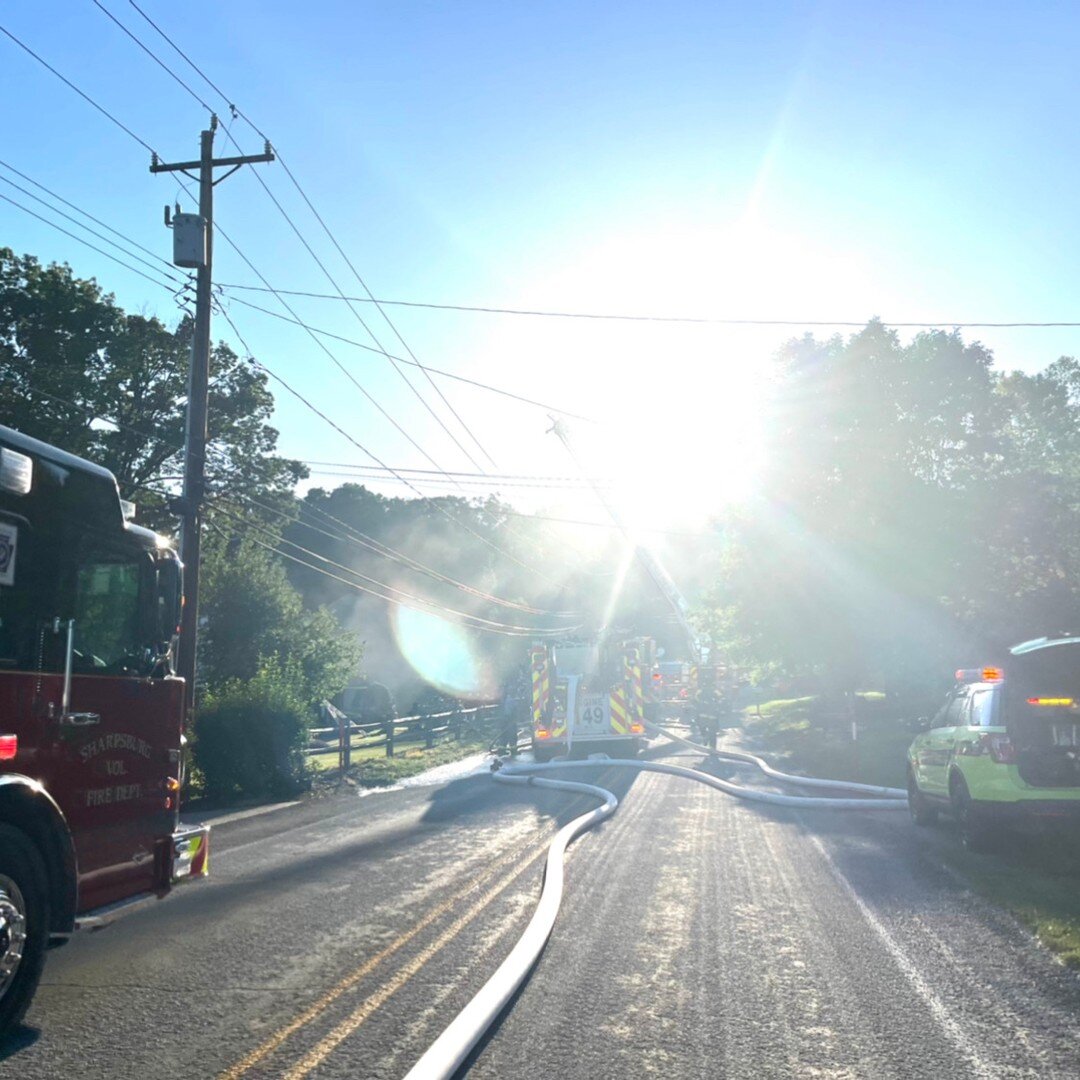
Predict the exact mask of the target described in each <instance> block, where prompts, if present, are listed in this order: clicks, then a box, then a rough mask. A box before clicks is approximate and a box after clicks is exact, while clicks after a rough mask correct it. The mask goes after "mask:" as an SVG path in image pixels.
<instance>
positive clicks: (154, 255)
mask: <svg viewBox="0 0 1080 1080" xmlns="http://www.w3.org/2000/svg"><path fill="white" fill-rule="evenodd" d="M0 166H3V167H4V168H5V169H7V170H8V171H9V172H13V173H14V174H15V175H16V176H18V177H21V178H22V179H23V180H25V181H26V182H27V183H28V184H33V185H34V187H36V188H38V189H39V190H40V191H44V192H45V194H46V195H49V196H50V197H52V198H54V199H55V200H56V201H57V202H60V203H63V204H64V205H65V206H66V207H68V208H70V209H71V210H74V211H75V213H77V214H82V216H83V217H84V218H89V220H90V221H92V222H94V224H95V225H100V226H101V227H102V228H103V229H106V230H108V231H109V232H111V233H112V234H113V235H114V236H119V237H120V239H121V240H123V241H124V242H125V243H127V244H130V245H131V246H132V247H133V248H138V249H139V251H141V252H143V253H144V254H146V255H149V256H150V257H151V258H152V259H155V260H156V261H157V262H160V263H162V264H164V265H165V266H166V267H167V268H168V269H169V270H174V266H173V264H172V263H171V262H169V261H168V259H163V258H161V256H160V255H158V254H157V252H155V251H151V250H150V248H148V247H145V246H144V245H142V244H140V243H139V242H138V241H137V240H132V238H131V237H130V236H128V235H127V234H125V233H122V232H120V230H119V229H114V228H113V227H112V226H111V225H109V224H107V223H106V222H104V221H102V220H101V219H100V218H96V217H94V215H93V214H91V213H89V212H88V211H86V210H83V209H82V207H80V206H76V205H75V203H73V202H70V201H69V200H67V199H65V198H64V197H63V195H57V194H56V192H55V191H53V190H51V189H50V188H47V187H46V186H45V185H44V184H42V183H41V182H40V181H38V180H35V179H34V178H33V177H31V176H27V175H26V173H24V172H20V170H18V169H16V168H15V166H14V165H10V164H8V162H6V161H2V160H0ZM7 182H8V183H11V181H10V180H9V181H7ZM28 194H29V193H28ZM32 197H33V198H36V196H32ZM39 201H41V200H39ZM46 205H47V204H46ZM57 213H59V211H57ZM87 231H89V230H87ZM110 242H111V241H110ZM117 246H119V245H117Z"/></svg>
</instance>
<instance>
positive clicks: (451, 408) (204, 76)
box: [95, 0, 497, 468]
mask: <svg viewBox="0 0 1080 1080" xmlns="http://www.w3.org/2000/svg"><path fill="white" fill-rule="evenodd" d="M95 3H97V0H95ZM130 3H131V6H132V7H133V8H134V9H135V10H136V11H137V12H138V13H139V14H140V15H141V16H142V17H143V19H145V20H146V22H147V23H149V24H150V26H152V27H153V28H154V30H156V31H157V33H158V34H159V35H160V36H161V37H162V38H163V39H164V40H165V42H166V43H167V44H168V45H169V46H170V47H171V48H172V49H173V50H174V51H175V52H176V53H177V54H178V55H179V56H180V57H181V58H182V59H183V60H184V61H185V62H186V63H187V64H188V65H189V66H190V67H191V68H192V69H193V70H194V71H195V72H196V74H198V75H199V77H200V78H201V79H202V80H203V81H204V82H205V83H206V84H207V85H208V86H209V87H210V88H211V89H212V90H213V91H214V92H215V93H216V94H217V95H218V96H219V97H220V98H221V99H222V100H223V101H224V102H225V103H226V104H227V105H228V106H229V109H230V110H231V112H232V114H233V116H239V117H240V118H241V119H242V120H243V121H244V122H245V123H246V124H247V125H248V126H249V127H250V128H251V129H252V130H253V131H254V132H255V133H256V134H257V135H258V136H260V138H262V139H264V140H266V141H269V140H268V136H267V135H266V133H265V132H263V131H261V130H260V128H259V127H258V125H257V124H255V123H254V121H252V120H251V119H250V117H248V116H247V114H246V113H244V112H243V111H242V110H240V109H239V108H237V106H236V105H235V104H234V102H233V100H232V98H230V97H229V96H228V95H227V94H226V93H225V92H224V91H223V90H222V89H221V88H220V87H219V86H218V85H217V84H216V83H215V82H214V81H213V80H212V79H211V78H210V77H209V76H208V75H207V74H206V72H204V71H203V70H202V68H201V67H199V65H198V64H196V63H195V61H194V60H192V59H191V57H190V56H188V55H187V53H185V52H184V51H183V49H181V48H180V46H179V45H177V44H176V42H175V41H173V39H172V38H171V37H170V36H169V35H168V34H167V33H166V32H165V31H164V30H163V29H162V28H161V27H160V26H159V25H158V24H157V23H156V22H154V20H153V19H151V18H150V16H149V15H147V14H146V12H145V11H144V10H143V9H142V8H141V7H140V6H139V5H138V4H137V3H136V2H135V0H130ZM143 47H144V48H145V46H143ZM159 62H160V61H159ZM170 73H171V72H170ZM171 74H173V77H174V78H178V76H176V75H175V74H174V73H171ZM181 82H182V80H181ZM184 85H185V86H186V84H184ZM200 100H201V99H200ZM226 134H228V135H229V138H230V139H232V142H233V144H234V145H235V146H237V148H238V149H239V144H238V143H237V142H236V140H235V139H233V137H232V135H231V134H229V133H228V132H226ZM278 162H279V163H280V165H281V167H282V168H283V169H284V170H285V175H286V176H288V178H289V180H290V181H291V182H292V184H293V186H294V187H295V188H296V190H297V192H298V193H299V194H300V197H301V198H302V199H303V200H304V202H305V204H306V205H307V207H308V209H309V210H310V211H311V213H312V214H313V215H314V217H315V220H316V221H318V223H319V225H320V226H321V227H322V229H323V231H324V232H325V233H326V235H327V237H328V238H329V240H330V242H331V244H333V246H334V248H335V250H336V251H337V252H338V254H339V255H340V256H341V258H342V259H343V260H344V261H345V264H346V265H347V266H348V267H349V269H350V270H351V271H352V274H353V277H355V278H356V280H357V282H358V283H359V285H360V287H361V288H362V289H363V290H364V292H365V293H366V295H367V298H368V300H369V301H370V302H372V303H374V304H375V307H376V309H377V310H378V311H379V314H380V315H382V317H383V319H384V320H385V321H386V324H387V325H388V326H389V327H390V329H391V331H393V333H394V336H395V337H396V338H397V339H398V341H399V342H400V343H401V346H402V348H404V349H405V351H406V352H407V353H408V354H409V358H410V359H411V360H412V362H413V363H414V364H415V366H417V367H419V368H420V370H421V371H423V372H424V375H425V376H426V377H427V380H428V382H429V383H430V384H431V387H432V389H433V390H434V391H435V393H436V394H438V396H439V398H440V399H441V400H442V402H443V404H444V405H445V406H446V407H447V409H448V410H449V411H450V413H451V415H452V416H453V417H454V418H455V419H456V420H457V422H458V423H459V424H460V425H461V426H462V427H463V428H464V430H465V431H466V432H467V433H468V435H469V437H470V438H471V439H472V441H473V442H474V443H475V444H476V446H477V447H478V448H479V450H480V452H481V453H482V454H483V455H484V456H485V457H486V458H487V459H488V461H490V462H491V464H492V465H495V460H494V458H492V456H491V454H489V453H488V451H487V450H486V448H485V447H484V445H483V444H482V443H481V442H480V440H479V439H478V438H477V436H476V434H475V432H474V431H473V430H472V428H471V427H470V426H469V425H468V424H467V423H466V422H465V420H464V419H463V418H462V417H461V415H460V414H459V413H458V411H457V410H456V409H455V408H454V406H453V405H452V404H451V403H450V401H449V400H448V399H447V397H446V395H445V394H444V393H443V392H442V389H441V388H440V387H439V385H438V384H437V383H436V382H435V380H434V379H433V378H432V377H431V374H430V372H429V371H428V369H427V368H426V367H425V366H424V365H423V364H421V363H420V361H419V360H418V359H417V357H416V354H415V353H414V352H413V351H412V349H411V348H410V347H409V345H408V343H407V342H406V341H405V339H404V338H403V337H402V335H401V332H400V331H399V330H398V328H397V326H396V325H395V324H394V323H393V321H392V320H391V318H390V316H389V315H387V314H386V312H385V311H384V310H383V309H382V307H381V306H380V305H379V302H378V301H377V300H376V299H375V297H374V295H373V294H372V292H371V290H370V289H369V288H368V286H367V283H366V282H365V281H364V279H363V278H362V277H361V276H360V272H359V271H358V270H357V269H356V266H355V265H354V264H353V261H352V260H351V259H350V258H349V256H348V255H347V254H346V252H345V251H344V249H343V248H342V246H341V245H340V244H339V243H338V240H337V237H336V236H335V235H334V233H333V231H332V230H331V229H330V227H329V226H328V225H327V224H326V221H325V220H324V219H323V216H322V215H321V214H320V213H319V211H318V210H317V209H316V208H315V205H314V204H313V203H312V201H311V199H310V198H309V197H308V194H307V192H306V191H305V190H304V188H303V187H302V186H301V184H300V181H299V180H297V178H296V176H295V174H294V173H293V171H292V169H290V168H289V165H288V163H287V162H286V161H285V159H284V158H283V157H282V156H281V153H280V151H279V152H278ZM257 179H258V180H259V183H260V184H261V185H262V187H263V189H264V190H265V191H266V193H267V195H269V196H270V198H271V199H272V201H273V202H274V204H275V206H277V207H278V209H279V210H280V211H281V213H282V215H283V216H284V217H285V220H286V221H288V222H289V225H290V226H291V227H292V229H293V231H294V232H295V233H296V234H297V236H298V237H299V238H300V240H301V243H303V244H304V247H305V248H307V249H308V251H309V252H310V253H311V255H312V257H313V258H314V259H315V261H316V263H318V265H319V268H320V269H321V270H322V271H323V272H324V274H326V276H327V278H328V279H329V281H330V283H331V284H332V285H333V286H334V288H335V290H337V293H338V296H339V297H340V298H341V299H342V300H345V301H346V303H348V304H349V309H350V311H352V313H353V315H354V316H355V317H356V318H357V320H358V321H359V322H360V325H361V326H363V327H364V329H365V330H366V331H367V332H368V334H369V335H370V336H371V339H372V341H374V342H375V344H376V345H378V346H379V348H380V350H381V351H382V352H383V353H384V355H385V356H386V357H387V358H388V359H390V360H391V362H392V363H393V364H394V367H395V369H396V370H398V373H399V374H400V375H401V376H402V378H403V379H404V380H405V382H406V383H407V384H408V386H409V387H410V389H411V390H412V391H413V393H414V394H415V395H416V396H417V398H418V399H419V400H420V401H421V402H422V403H423V405H424V406H425V408H427V410H428V411H429V412H430V413H431V415H432V416H433V417H435V419H436V420H437V421H438V422H439V424H440V426H442V428H443V430H444V431H445V432H446V433H447V435H449V436H450V438H451V439H453V441H454V443H455V445H456V446H457V447H458V448H459V449H460V450H461V451H462V453H463V454H465V456H466V457H467V458H468V459H469V461H470V462H471V463H472V464H474V465H476V467H477V468H479V467H480V466H479V465H478V464H477V462H476V461H474V460H473V458H472V455H471V454H469V452H468V451H467V450H466V449H465V448H464V447H463V446H462V445H461V443H460V442H459V441H458V439H457V438H456V436H454V435H453V434H452V433H451V431H450V429H449V428H448V427H447V426H446V424H445V423H443V421H442V419H441V418H440V417H438V416H437V415H436V413H435V411H434V409H432V408H431V406H430V405H429V404H428V402H427V401H426V399H425V398H424V397H423V396H422V395H421V394H420V392H419V391H418V390H417V389H416V388H415V387H414V386H413V384H412V383H411V382H410V380H409V379H408V377H407V376H406V375H405V373H404V372H402V371H401V370H400V368H398V367H397V363H398V361H397V359H396V358H394V357H391V355H390V353H389V352H387V351H386V350H385V349H383V348H382V344H381V342H379V340H378V338H377V337H376V336H375V334H374V332H373V331H372V330H371V329H370V327H368V325H367V324H366V323H365V322H364V320H363V318H362V317H361V316H360V313H359V312H358V311H356V310H355V309H354V308H353V307H352V304H351V302H349V300H348V297H346V295H345V293H344V292H343V290H342V289H341V287H340V286H339V285H338V283H337V281H335V280H334V278H333V277H332V276H331V275H330V273H329V271H328V270H327V269H326V268H325V267H324V266H323V264H322V262H321V261H320V260H319V258H318V256H316V255H315V253H314V251H312V250H311V248H310V247H309V245H308V243H307V241H306V240H304V238H303V237H302V236H301V234H300V232H299V230H298V229H297V228H296V226H295V225H294V224H293V222H292V220H291V219H290V218H289V216H288V214H286V213H285V211H284V209H283V208H282V207H281V205H280V204H279V203H278V201H277V199H276V198H275V197H274V195H273V193H272V192H271V191H270V188H269V186H268V185H267V184H266V182H265V181H264V180H263V179H262V177H257ZM496 467H497V466H496Z"/></svg>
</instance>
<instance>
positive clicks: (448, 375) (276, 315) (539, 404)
mask: <svg viewBox="0 0 1080 1080" xmlns="http://www.w3.org/2000/svg"><path fill="white" fill-rule="evenodd" d="M215 288H221V289H223V290H224V289H226V288H227V287H226V286H224V285H222V286H215ZM229 300H230V302H231V303H234V304H242V305H243V306H244V307H247V308H251V310H252V311H258V312H261V313H262V314H263V315H269V316H270V317H271V318H273V319H280V320H281V321H282V322H287V323H292V324H293V325H294V326H299V327H302V328H303V329H305V330H308V331H310V332H311V333H315V334H319V335H320V336H322V337H326V338H330V339H331V340H333V341H340V342H342V343H343V344H345V345H352V346H355V347H356V348H357V349H363V350H365V351H366V352H378V351H379V350H378V349H376V348H374V347H373V346H371V345H365V344H364V343H363V342H362V341H357V340H356V339H355V338H350V337H345V336H344V335H343V334H337V333H335V332H334V331H332V330H325V329H322V328H320V327H318V326H313V325H311V324H310V323H308V322H306V321H304V320H303V319H299V318H296V317H293V318H290V317H289V316H288V315H282V314H281V312H279V311H271V310H270V309H269V308H265V307H262V306H261V305H259V304H253V303H252V302H251V301H250V300H245V299H244V298H243V297H242V296H231V295H230V297H229ZM394 359H396V360H398V361H400V362H401V363H403V364H409V363H412V361H411V360H406V359H405V358H404V357H401V356H396V357H395V358H394ZM428 370H429V371H433V372H434V373H435V374H436V375H441V376H442V377H443V378H444V379H453V380H454V381H455V382H462V383H467V384H468V385H469V386H475V387H477V388H478V389H480V390H489V391H490V392H491V393H493V394H499V395H501V396H502V397H507V398H512V399H513V400H514V401H520V402H521V403H522V404H524V405H533V406H535V407H536V408H538V409H544V410H545V411H547V412H555V413H559V414H560V415H561V416H566V417H568V418H569V419H571V420H581V421H583V422H584V423H586V424H596V423H599V421H597V420H594V419H593V418H592V417H591V416H583V415H582V414H581V413H576V412H574V411H573V410H571V409H564V408H561V407H560V406H558V405H552V404H551V403H550V402H546V401H538V400H537V399H536V398H531V397H527V396H525V395H524V394H516V393H514V392H513V391H511V390H504V389H502V388H501V387H498V386H492V385H491V384H490V383H485V382H481V381H480V380H478V379H470V378H468V377H467V376H465V375H459V374H456V373H455V372H452V371H446V370H444V369H443V368H437V367H431V366H430V365H428Z"/></svg>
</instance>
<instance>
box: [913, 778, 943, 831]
mask: <svg viewBox="0 0 1080 1080" xmlns="http://www.w3.org/2000/svg"><path fill="white" fill-rule="evenodd" d="M907 804H908V812H909V813H910V814H911V820H912V821H913V822H914V823H915V824H916V825H920V826H922V827H924V828H925V827H926V826H928V825H933V824H934V823H935V822H936V821H937V819H938V812H937V810H936V809H935V808H934V807H932V806H931V805H930V804H929V803H928V802H927V801H926V796H925V795H924V794H923V793H922V792H921V791H920V790H919V785H918V783H917V782H916V780H915V774H914V773H913V772H912V771H911V770H910V769H908V774H907Z"/></svg>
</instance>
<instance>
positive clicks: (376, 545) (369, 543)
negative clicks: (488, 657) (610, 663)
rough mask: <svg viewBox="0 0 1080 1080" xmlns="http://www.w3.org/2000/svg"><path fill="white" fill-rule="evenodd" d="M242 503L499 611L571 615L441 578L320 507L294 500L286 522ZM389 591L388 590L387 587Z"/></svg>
mask: <svg viewBox="0 0 1080 1080" xmlns="http://www.w3.org/2000/svg"><path fill="white" fill-rule="evenodd" d="M240 497H241V498H242V499H244V501H245V502H249V503H251V504H252V505H254V506H257V507H259V508H260V509H262V510H266V511H268V512H270V513H273V514H277V515H278V516H279V517H281V518H282V519H283V520H287V521H288V522H289V523H290V524H296V525H300V526H303V527H304V528H306V529H310V530H311V531H312V532H315V533H319V534H320V535H322V536H326V537H329V538H330V539H332V540H338V541H342V542H344V543H347V544H351V545H353V546H354V547H360V548H364V549H366V550H369V551H372V552H374V553H375V554H377V555H380V556H382V557H383V558H386V559H389V560H391V561H392V562H396V563H400V564H401V565H402V566H405V567H407V568H408V569H410V570H414V571H416V572H418V573H422V574H426V575H427V576H428V577H431V578H433V579H434V580H436V581H441V582H442V583H443V584H446V585H452V586H453V587H454V588H456V589H460V590H461V591H463V592H465V593H468V594H469V595H470V596H474V597H476V598H477V599H479V600H486V601H488V602H489V603H492V604H496V605H497V606H499V607H505V608H509V609H511V610H514V611H521V612H524V613H526V614H528V615H553V616H561V617H567V616H570V615H573V614H574V613H573V612H559V611H547V610H545V609H544V608H537V607H532V606H531V605H529V604H521V603H518V602H516V601H514V600H506V599H504V598H503V597H501V596H496V595H494V594H493V593H489V592H485V591H484V590H483V589H478V588H476V587H475V586H473V585H469V584H467V583H465V582H463V581H459V580H458V579H457V578H454V577H451V576H450V575H449V574H444V573H442V572H441V571H439V570H435V569H433V568H432V567H430V566H427V565H426V564H424V563H422V562H420V561H419V560H418V559H414V558H412V556H410V555H406V554H404V552H401V551H397V550H396V549H395V548H392V547H390V546H389V545H388V544H383V543H382V542H381V541H379V540H376V539H375V538H374V537H371V536H368V535H367V533H363V532H361V531H360V530H359V529H355V528H354V527H353V526H351V525H349V524H348V523H347V522H345V521H342V520H341V518H338V517H335V516H334V515H333V514H331V513H329V511H326V510H323V509H322V508H321V507H316V506H313V505H311V504H310V503H307V502H305V501H304V500H302V499H299V500H297V503H296V506H297V511H298V514H297V517H295V518H290V517H289V515H288V514H287V513H285V512H284V511H281V510H276V509H274V508H273V507H270V506H267V505H266V504H265V503H262V502H260V501H259V500H258V499H256V498H254V497H252V496H250V495H241V496H240ZM305 510H307V511H308V512H309V513H311V514H314V515H317V516H321V517H324V518H326V519H328V520H329V521H331V522H333V523H334V524H336V525H337V526H338V527H339V528H340V529H343V530H344V532H343V533H342V532H331V531H329V530H328V529H325V528H322V527H320V526H319V525H317V524H314V523H313V522H310V521H304V520H303V512H304V511H305ZM387 587H389V586H387Z"/></svg>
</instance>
